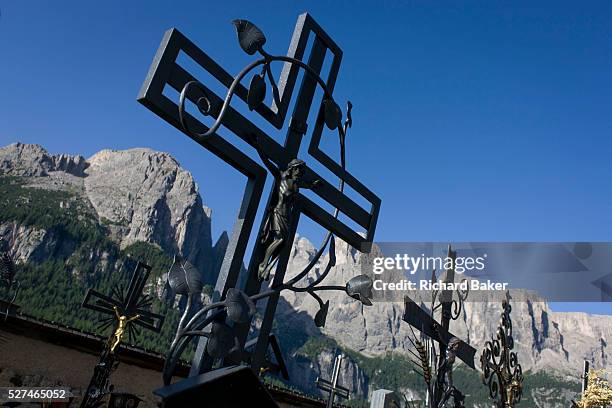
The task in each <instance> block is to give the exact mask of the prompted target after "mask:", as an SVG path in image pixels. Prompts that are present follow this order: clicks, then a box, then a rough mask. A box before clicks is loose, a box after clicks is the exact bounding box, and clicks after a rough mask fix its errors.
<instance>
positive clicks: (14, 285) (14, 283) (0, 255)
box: [0, 237, 21, 320]
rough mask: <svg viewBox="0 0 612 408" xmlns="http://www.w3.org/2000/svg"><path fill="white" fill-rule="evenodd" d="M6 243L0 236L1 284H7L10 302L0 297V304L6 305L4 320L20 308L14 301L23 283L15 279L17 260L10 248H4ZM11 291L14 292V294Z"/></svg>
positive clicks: (3, 312)
mask: <svg viewBox="0 0 612 408" xmlns="http://www.w3.org/2000/svg"><path fill="white" fill-rule="evenodd" d="M4 243H5V241H4V237H0V285H2V286H6V291H7V295H8V296H9V300H8V302H5V301H4V300H2V299H0V305H5V307H6V309H5V310H4V311H1V313H2V314H4V320H6V319H7V318H8V316H9V314H11V313H15V312H16V310H17V309H18V307H16V306H15V305H14V303H15V299H17V295H18V294H19V288H20V287H21V284H20V283H19V281H18V280H17V279H15V273H16V270H15V269H16V268H15V262H14V261H13V258H12V257H11V254H9V252H8V250H7V251H4V250H3V247H4ZM11 291H12V292H13V294H12V296H11Z"/></svg>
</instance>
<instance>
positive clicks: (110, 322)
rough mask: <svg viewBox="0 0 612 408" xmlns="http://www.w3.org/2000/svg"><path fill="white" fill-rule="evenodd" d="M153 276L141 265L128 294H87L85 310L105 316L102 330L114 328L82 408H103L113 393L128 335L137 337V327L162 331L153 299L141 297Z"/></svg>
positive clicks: (121, 291) (88, 292) (149, 269)
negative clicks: (119, 352) (115, 373)
mask: <svg viewBox="0 0 612 408" xmlns="http://www.w3.org/2000/svg"><path fill="white" fill-rule="evenodd" d="M150 272H151V267H150V266H148V265H145V264H143V263H141V262H138V264H137V265H136V269H135V270H134V274H133V275H132V278H131V280H130V283H129V286H128V287H127V288H126V290H123V289H122V288H120V287H115V288H114V289H113V296H106V295H103V294H101V293H100V292H97V291H95V290H93V289H89V290H88V291H87V294H86V295H85V299H84V300H83V304H82V307H84V308H86V309H91V310H95V311H97V312H100V313H103V314H104V315H105V316H104V317H102V318H101V320H100V322H101V326H100V328H101V329H105V328H108V327H111V326H112V327H113V331H112V332H111V334H110V336H109V338H108V340H107V341H106V343H105V345H104V349H103V350H102V353H101V354H100V360H99V362H98V364H97V365H96V366H95V368H94V373H93V376H92V377H91V380H90V382H89V386H88V387H87V391H86V392H85V395H83V401H82V403H81V408H90V407H97V406H100V404H101V400H102V398H103V397H104V396H105V395H106V394H108V393H109V392H110V391H111V389H110V384H109V377H110V375H111V373H112V371H113V370H114V369H115V368H116V367H117V365H118V364H119V360H118V356H117V347H118V346H119V344H120V343H121V341H122V340H123V336H124V335H125V334H126V332H127V334H128V336H129V337H131V338H133V337H134V336H135V335H136V331H135V328H134V325H137V326H140V327H143V328H145V329H148V330H152V331H154V332H159V331H160V329H161V326H162V324H163V321H164V316H162V315H159V314H156V313H152V312H150V311H149V310H148V309H149V307H150V305H151V300H152V299H151V297H149V296H148V295H143V294H142V290H143V289H144V285H145V284H146V282H147V278H148V277H149V273H150Z"/></svg>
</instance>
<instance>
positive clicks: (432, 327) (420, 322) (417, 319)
mask: <svg viewBox="0 0 612 408" xmlns="http://www.w3.org/2000/svg"><path fill="white" fill-rule="evenodd" d="M403 320H404V321H405V322H406V323H408V324H410V325H411V326H412V327H414V328H415V329H417V330H420V331H421V333H423V334H425V335H426V336H427V337H429V338H431V339H432V340H434V341H436V342H437V343H439V344H444V345H447V344H448V343H449V342H450V340H451V339H452V338H453V337H455V336H454V335H453V334H452V333H451V332H449V331H448V330H447V329H445V328H444V327H443V326H442V325H441V324H440V323H438V322H437V321H436V320H434V319H433V318H432V317H431V316H430V315H429V313H427V312H426V311H425V310H423V309H422V308H421V307H419V305H417V304H416V303H415V302H414V301H413V300H412V299H410V298H409V297H408V296H406V298H405V309H404V317H403ZM475 355H476V349H475V348H474V347H472V346H470V345H469V344H467V343H465V342H463V341H460V342H459V345H458V348H457V357H459V359H460V360H461V361H463V362H464V363H465V364H467V365H468V366H470V367H471V368H475V366H474V356H475Z"/></svg>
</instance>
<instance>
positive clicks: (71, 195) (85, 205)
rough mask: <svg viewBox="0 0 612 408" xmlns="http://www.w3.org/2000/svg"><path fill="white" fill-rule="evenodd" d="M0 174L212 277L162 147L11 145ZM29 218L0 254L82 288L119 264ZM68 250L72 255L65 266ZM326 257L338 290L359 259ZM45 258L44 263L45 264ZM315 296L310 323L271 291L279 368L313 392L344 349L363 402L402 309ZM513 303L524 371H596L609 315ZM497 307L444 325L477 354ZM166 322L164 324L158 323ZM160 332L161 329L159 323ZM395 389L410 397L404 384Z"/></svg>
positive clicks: (197, 215) (211, 254)
mask: <svg viewBox="0 0 612 408" xmlns="http://www.w3.org/2000/svg"><path fill="white" fill-rule="evenodd" d="M0 176H2V177H4V178H11V177H15V178H20V179H21V183H23V186H21V187H19V188H22V189H24V191H26V190H27V191H29V190H28V189H34V191H35V192H40V193H41V195H42V196H49V197H51V196H52V197H53V200H51V199H49V200H48V201H49V203H48V204H49V205H53V206H56V207H57V208H55V209H54V211H55V210H57V212H58V214H59V215H60V216H61V215H62V214H64V213H67V214H68V213H69V214H76V218H77V219H79V218H83V220H81V221H83V222H86V223H94V224H99V225H93V226H92V228H94V229H96V231H97V230H100V231H99V234H101V235H102V236H104V237H106V238H108V239H109V240H111V241H113V242H115V243H117V245H118V247H119V248H118V249H117V250H114V251H115V252H117V251H122V250H126V249H129V250H131V251H132V252H131V253H132V254H149V255H150V254H151V253H152V252H155V251H154V250H152V249H151V248H150V247H143V248H140V249H138V248H136V249H138V251H135V247H138V246H139V245H140V243H147V244H150V245H153V246H155V247H157V248H159V249H160V252H159V254H154V255H155V256H156V257H157V258H155V259H160V261H159V262H158V264H159V265H160V266H159V268H162V269H163V268H167V266H166V265H167V262H168V258H169V257H170V259H171V256H172V255H173V254H175V253H178V254H180V255H181V256H183V257H185V258H187V259H188V260H190V262H192V263H193V264H194V265H195V266H196V267H197V268H198V269H199V270H200V271H202V273H203V277H204V279H205V281H206V282H208V283H213V282H214V277H215V276H216V273H218V270H219V269H218V268H219V267H220V265H221V261H222V259H223V256H224V254H225V249H226V248H227V244H228V241H229V237H228V236H227V233H223V234H221V236H220V237H219V238H218V240H217V242H216V243H215V244H214V245H213V242H212V237H211V232H210V225H211V222H212V217H211V210H210V209H209V208H207V207H206V206H205V205H204V203H203V199H202V197H201V195H200V189H199V188H198V186H197V184H196V183H195V181H194V180H193V177H192V176H191V174H190V173H189V172H188V171H186V170H185V169H182V168H181V167H180V165H179V163H178V161H176V159H174V158H173V157H172V156H170V155H169V154H167V153H162V152H156V151H154V150H151V149H148V148H135V149H129V150H111V149H105V150H102V151H101V152H98V153H96V154H94V155H92V156H91V157H90V158H88V159H84V158H83V157H82V156H70V155H50V154H48V153H47V152H46V150H45V149H44V148H43V147H42V146H40V145H26V144H21V143H16V144H12V145H8V146H5V147H2V148H0ZM8 188H9V189H10V188H13V187H11V186H10V185H9V186H8ZM6 191H10V190H6ZM55 193H57V194H55ZM36 197H38V198H36ZM36 197H34V196H33V195H32V196H28V197H25V198H23V197H17V199H19V200H22V199H23V200H25V201H24V202H25V203H26V204H31V201H32V200H36V199H41V198H40V197H39V196H38V195H37V196H36ZM28 200H29V201H28ZM3 204H5V205H6V204H7V203H3ZM9 204H10V203H9ZM84 214H89V215H87V216H85V215H84ZM26 216H27V215H24V216H23V217H26ZM23 217H22V218H23ZM73 218H74V217H73ZM34 221H37V222H39V221H40V222H39V223H38V224H37V223H36V222H30V223H28V222H26V221H23V219H20V220H19V221H17V220H15V219H9V218H6V219H0V234H1V235H3V236H7V237H10V238H11V242H12V244H11V245H9V248H8V249H9V250H10V251H11V253H12V254H13V255H14V256H15V259H17V261H18V262H19V263H21V264H26V263H33V264H36V265H37V264H44V265H43V266H45V268H43V270H45V271H47V270H49V271H51V270H52V268H65V267H64V266H62V265H72V264H74V263H76V264H77V265H80V266H79V267H75V266H71V267H70V269H69V270H70V271H72V272H71V273H72V275H73V277H75V278H77V279H84V281H85V282H93V283H96V282H99V281H100V279H105V278H104V274H107V273H110V271H117V270H118V269H119V266H117V262H118V258H117V257H116V256H114V257H113V256H111V255H109V254H112V253H113V250H111V249H112V248H111V249H108V248H107V247H106V246H104V245H108V244H104V245H102V247H103V248H101V249H99V248H97V247H96V246H95V245H97V243H98V242H99V241H92V244H91V245H89V246H86V247H84V249H83V248H82V247H81V246H79V245H77V244H78V243H75V242H74V239H72V240H71V239H70V234H68V238H67V237H66V236H64V235H66V231H68V232H70V230H69V229H68V230H66V228H64V229H57V228H55V226H54V225H39V224H41V223H42V224H44V222H45V220H44V217H43V219H41V220H34ZM65 221H66V222H69V221H70V220H65ZM62 222H64V221H62ZM75 228H76V227H75ZM78 228H81V227H80V226H78ZM88 234H89V232H88ZM86 236H88V235H87V234H86ZM99 239H101V238H98V240H99ZM94 244H95V245H94ZM143 251H144V252H143ZM315 251H316V248H315V247H314V245H313V244H312V243H311V242H310V241H309V240H308V239H307V238H305V237H300V236H298V237H296V239H295V243H294V247H293V248H292V251H291V255H290V263H289V267H288V271H287V276H289V277H290V276H292V275H294V274H296V273H298V272H299V271H300V270H301V269H302V268H303V267H304V266H305V265H306V264H307V263H308V262H310V260H311V259H312V257H313V255H314V252H315ZM162 252H163V253H162ZM164 254H165V255H164ZM328 256H329V255H328V254H325V255H324V256H323V257H322V259H321V260H320V261H319V262H320V264H321V265H324V264H325V263H326V262H327V259H328ZM75 257H76V258H78V259H80V261H79V262H73V261H74V259H75ZM336 259H337V263H336V266H335V267H334V268H333V269H332V271H331V273H330V275H329V277H328V279H327V280H326V284H338V285H344V284H345V283H346V281H348V280H349V279H350V278H351V277H353V276H355V275H357V274H360V273H361V272H360V267H359V262H360V254H359V253H358V252H357V251H356V250H355V249H354V248H351V247H349V246H348V245H347V244H346V243H344V242H342V241H339V240H338V241H337V242H336ZM45 260H51V261H48V262H50V263H47V264H46V263H45V262H47V261H45ZM88 263H89V264H95V265H93V267H92V265H88ZM109 263H112V264H113V265H109ZM83 265H84V266H83ZM322 269H323V268H321V270H322ZM166 270H167V269H166ZM54 273H55V274H56V275H58V277H57V279H64V278H62V276H61V275H62V273H61V271H59V272H58V271H57V270H55V272H54ZM90 275H91V276H90ZM94 277H96V278H95V279H94ZM68 279H72V278H70V277H68ZM155 279H156V281H155V283H154V286H155V287H154V288H153V290H154V291H155V292H156V293H158V294H159V293H161V287H162V286H163V283H164V281H163V274H158V275H156V278H155ZM309 279H313V277H310V278H309ZM67 284H68V285H70V284H73V283H70V282H68V283H67ZM326 299H329V300H330V310H329V314H328V317H327V325H326V327H325V328H323V329H319V328H316V327H315V326H314V323H313V316H314V314H315V313H316V311H317V310H318V306H317V303H316V302H314V301H313V300H312V299H310V298H308V297H305V296H302V295H296V294H295V293H293V292H287V291H285V292H283V294H282V297H281V302H280V304H279V308H278V311H277V316H282V318H281V319H277V320H278V321H282V324H283V325H284V326H285V327H284V328H283V327H282V326H278V327H277V328H276V330H278V331H280V332H283V333H284V339H282V340H283V343H284V346H285V350H284V351H285V352H286V353H287V354H288V356H286V360H287V361H288V364H289V367H290V372H291V374H292V376H293V377H294V379H295V382H296V383H297V384H298V385H299V386H300V387H301V388H302V389H307V390H309V391H310V392H318V390H316V388H315V387H314V385H313V384H314V378H313V376H314V375H315V373H316V374H317V375H318V373H329V372H331V366H332V364H333V358H332V357H333V353H334V350H336V349H337V348H341V349H343V350H345V351H346V352H347V353H349V358H347V361H346V364H345V365H344V367H343V373H342V376H343V377H342V378H346V381H347V383H346V384H345V385H347V386H349V387H350V388H351V389H354V390H356V391H357V392H358V393H359V395H362V396H366V397H367V395H368V394H370V393H371V392H372V387H373V386H378V385H380V384H382V382H381V381H382V380H376V378H375V377H376V368H375V367H379V366H380V364H395V363H393V361H394V360H393V359H394V357H393V355H396V354H398V355H401V356H403V357H406V356H407V351H406V349H407V348H409V347H410V342H409V340H408V335H409V333H410V331H409V328H408V327H407V324H406V323H404V322H402V320H401V317H402V313H403V310H402V308H403V305H402V304H390V303H389V304H387V303H384V304H382V303H377V304H375V305H374V306H372V307H369V308H368V307H364V306H363V305H362V304H361V303H359V302H357V301H354V300H352V299H350V298H349V297H347V296H346V294H344V293H326V294H325V296H324V300H326ZM513 308H514V309H513V313H512V319H513V322H514V324H515V340H516V345H517V351H518V352H519V359H520V360H521V363H522V364H523V368H524V369H525V370H531V371H533V372H541V371H546V372H552V373H556V374H558V375H559V376H561V377H565V378H573V379H576V378H578V376H579V371H580V369H581V367H582V359H588V360H590V361H591V362H592V364H593V365H594V366H597V367H601V368H607V367H608V364H609V363H608V362H609V361H610V357H611V356H610V350H609V347H608V346H607V345H608V339H609V338H610V337H612V316H597V315H587V314H583V313H579V312H569V313H559V312H552V311H550V309H549V308H548V306H547V305H546V303H545V302H543V301H542V300H541V299H538V298H533V299H531V300H530V301H529V302H522V303H519V304H513ZM500 313H501V305H500V304H470V303H467V304H466V308H465V310H464V311H463V314H462V315H461V318H460V319H459V320H457V321H455V322H452V323H451V331H453V333H455V334H456V335H457V336H459V337H461V338H463V339H466V340H468V341H469V342H470V343H472V344H473V345H474V346H476V347H477V348H478V349H480V348H481V347H482V345H483V343H484V341H486V340H488V339H489V338H490V336H491V335H492V334H493V333H494V330H495V328H496V326H497V324H498V321H499V314H500ZM174 318H176V316H174ZM172 322H173V321H172V319H170V320H169V322H168V323H167V324H172ZM288 328H291V330H290V329H288ZM164 330H166V331H167V332H171V331H172V330H171V328H167V327H165V328H164ZM389 353H391V354H389ZM389 355H391V357H388V356H389ZM289 356H291V357H289ZM403 357H402V358H403ZM389 359H390V360H389ZM396 362H397V361H396ZM377 364H378V365H377ZM398 364H399V363H398ZM402 364H403V363H402ZM368 367H370V368H368ZM399 367H404V365H400V366H399ZM398 369H399V368H398ZM401 369H402V370H403V369H404V368H401ZM368 370H369V371H368ZM402 391H403V392H405V394H406V395H408V396H412V397H415V398H416V397H419V394H418V391H415V390H413V389H410V388H404V389H403V390H402Z"/></svg>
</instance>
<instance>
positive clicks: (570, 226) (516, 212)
mask: <svg viewBox="0 0 612 408" xmlns="http://www.w3.org/2000/svg"><path fill="white" fill-rule="evenodd" d="M534 3H536V2H531V1H513V2H491V1H482V2H453V3H450V2H431V1H422V2H409V1H403V2H400V1H372V2H357V1H274V2H264V1H250V2H239V1H215V2H201V1H197V2H196V1H193V2H176V3H172V4H171V3H170V2H161V1H129V2H125V1H123V2H119V1H104V2H83V1H61V2H47V1H39V2H32V1H25V0H20V1H0V12H1V17H0V144H1V145H4V144H7V143H11V142H15V141H22V142H27V143H40V144H42V145H43V146H45V147H46V148H47V149H48V150H49V151H50V152H52V153H61V152H67V153H72V154H81V155H84V156H86V157H87V156H89V155H91V154H93V153H95V152H96V151H98V150H100V149H103V148H113V149H125V148H130V147H137V146H138V147H141V146H147V147H151V148H153V149H157V150H162V151H167V152H170V153H171V154H172V155H173V156H174V157H176V158H177V160H179V162H180V163H181V164H182V165H183V166H184V167H185V168H187V169H188V170H190V171H191V172H192V173H193V174H194V177H195V179H196V181H197V182H198V183H199V185H200V189H201V193H202V196H203V198H204V201H205V203H206V204H207V205H209V206H210V207H212V208H213V214H214V215H213V222H214V232H215V234H218V233H219V232H220V231H221V230H223V229H228V228H230V226H231V223H232V221H233V217H234V216H235V213H236V211H237V203H238V199H239V196H240V192H241V190H242V186H243V179H242V178H241V177H239V176H237V175H236V174H235V172H234V171H231V170H228V169H227V168H226V166H225V165H224V164H222V163H220V162H219V160H217V159H216V158H215V157H214V156H212V155H211V154H209V153H208V152H206V151H204V150H203V149H201V148H199V146H197V145H196V144H195V143H194V142H192V141H191V140H189V139H188V138H187V137H186V136H183V135H182V134H179V133H178V132H177V131H176V130H174V129H173V128H171V127H170V126H169V125H167V124H166V123H165V122H163V121H162V120H161V119H159V118H158V117H156V116H155V115H153V114H152V113H151V112H150V111H148V110H147V109H145V108H144V107H143V106H141V105H140V104H138V103H137V102H136V94H137V92H138V90H139V88H140V85H141V83H142V81H143V79H144V76H145V74H146V72H147V69H148V67H149V64H150V62H151V59H152V57H153V55H154V53H155V51H156V49H157V46H158V44H159V41H160V39H161V37H162V34H163V32H164V31H165V30H166V29H167V28H170V27H173V26H174V27H177V28H179V29H180V30H181V31H182V32H183V33H184V34H186V35H187V36H189V37H190V38H191V39H192V40H193V41H194V42H196V44H198V45H199V46H200V47H201V48H203V49H205V50H206V51H207V52H208V53H209V54H210V55H211V56H213V57H214V58H215V59H217V60H218V61H220V62H221V63H222V64H223V65H224V66H225V67H227V69H228V70H229V71H230V72H232V73H235V72H237V71H238V70H240V69H241V68H242V67H243V66H244V65H245V64H246V63H248V62H249V61H250V59H249V58H247V56H246V55H245V54H244V53H243V52H242V51H241V50H240V48H239V47H238V45H237V41H236V38H235V34H234V31H233V27H232V26H231V24H230V21H231V20H232V19H234V18H246V19H249V20H251V21H253V22H254V23H256V24H257V25H258V26H259V27H261V28H262V29H263V31H264V32H265V33H266V36H267V37H268V44H267V50H268V51H270V52H274V53H285V52H286V48H287V45H288V41H289V38H290V35H291V33H292V31H293V25H294V23H295V19H296V17H297V15H298V14H300V13H301V12H304V11H308V12H310V13H311V14H312V15H313V17H314V18H315V19H316V20H317V21H318V22H319V23H320V24H321V25H322V26H323V27H324V28H325V29H326V30H327V31H328V32H329V33H330V34H331V35H332V37H334V38H335V39H336V41H337V43H338V44H339V45H340V46H341V47H342V48H343V50H344V60H343V65H342V69H341V73H340V77H339V80H338V85H337V87H336V95H337V97H338V98H339V100H341V101H344V100H346V99H347V98H350V99H351V101H352V102H353V104H354V105H355V109H354V127H353V129H352V130H351V132H350V135H349V138H350V140H349V168H350V169H351V171H352V172H353V173H354V174H356V175H357V176H358V177H360V178H361V179H362V180H364V182H365V183H366V184H367V185H369V186H371V187H372V189H373V190H374V191H375V192H376V193H378V194H379V195H380V196H381V197H382V199H383V205H382V210H381V215H380V221H379V224H378V231H377V237H376V238H377V240H380V241H469V240H476V241H580V240H584V241H611V240H612V229H611V227H612V211H611V207H612V206H611V203H612V189H611V187H610V176H611V174H612V160H610V154H611V153H612V141H611V140H610V137H611V136H612V24H610V21H612V3H610V2H606V1H590V2H582V3H580V2H561V1H554V2H553V1H551V2H537V5H534ZM302 232H303V233H304V234H306V235H309V236H314V235H316V233H315V232H314V228H313V227H312V226H309V225H305V226H304V228H303V231H302ZM314 240H315V241H316V239H314ZM563 307H565V308H574V309H575V308H582V307H583V306H581V305H568V306H563ZM589 307H591V309H589V310H590V311H600V312H601V311H607V312H608V313H612V310H611V309H610V308H609V307H608V308H604V307H603V306H602V307H601V308H599V309H597V308H592V306H589Z"/></svg>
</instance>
